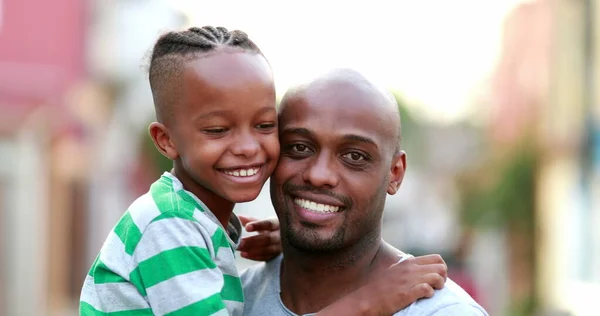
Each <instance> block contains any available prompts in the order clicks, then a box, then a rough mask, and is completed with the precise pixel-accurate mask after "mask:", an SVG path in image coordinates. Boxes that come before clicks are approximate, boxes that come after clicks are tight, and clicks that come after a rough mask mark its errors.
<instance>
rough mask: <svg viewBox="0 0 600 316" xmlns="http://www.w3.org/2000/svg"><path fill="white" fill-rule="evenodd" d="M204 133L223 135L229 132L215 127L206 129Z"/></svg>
mask: <svg viewBox="0 0 600 316" xmlns="http://www.w3.org/2000/svg"><path fill="white" fill-rule="evenodd" d="M203 132H205V133H206V134H212V135H214V134H223V133H225V132H227V129H226V128H224V127H213V128H206V129H204V130H203Z"/></svg>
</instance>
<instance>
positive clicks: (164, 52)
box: [149, 26, 262, 122]
mask: <svg viewBox="0 0 600 316" xmlns="http://www.w3.org/2000/svg"><path fill="white" fill-rule="evenodd" d="M223 49H229V50H237V51H241V52H249V53H257V54H262V52H261V51H260V49H259V48H258V46H256V44H254V42H252V40H250V38H248V35H247V34H246V33H244V32H242V31H239V30H234V31H228V30H227V29H226V28H224V27H220V26H219V27H213V26H203V27H192V28H189V29H187V30H185V31H180V32H168V33H166V34H164V35H162V36H161V37H160V38H159V39H158V40H157V41H156V43H155V44H154V48H153V50H152V55H151V57H150V67H149V80H150V88H151V89H152V97H153V98H154V107H155V110H156V117H157V120H158V121H159V122H163V121H164V120H166V119H167V118H168V117H169V116H171V115H172V110H173V109H172V106H169V104H170V103H171V102H173V99H172V97H173V96H174V95H175V96H176V95H178V92H180V91H179V90H178V89H180V87H181V84H180V82H179V80H178V79H181V76H182V68H183V63H184V62H186V61H189V60H191V59H194V58H200V57H205V56H207V55H210V54H212V53H216V52H219V51H221V50H223Z"/></svg>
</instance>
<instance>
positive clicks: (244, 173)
mask: <svg viewBox="0 0 600 316" xmlns="http://www.w3.org/2000/svg"><path fill="white" fill-rule="evenodd" d="M259 169H260V168H250V169H237V170H223V172H224V173H225V174H228V175H230V176H234V177H250V176H253V175H255V174H257V173H258V170H259Z"/></svg>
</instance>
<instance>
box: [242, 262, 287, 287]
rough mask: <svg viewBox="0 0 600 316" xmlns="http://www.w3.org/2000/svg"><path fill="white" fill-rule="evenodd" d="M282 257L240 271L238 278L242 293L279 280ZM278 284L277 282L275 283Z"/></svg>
mask: <svg viewBox="0 0 600 316" xmlns="http://www.w3.org/2000/svg"><path fill="white" fill-rule="evenodd" d="M281 258H282V255H279V256H278V257H276V258H274V259H273V260H270V261H267V262H260V263H257V264H255V265H253V266H251V267H249V268H247V269H245V270H243V271H242V273H241V275H240V278H241V279H242V286H243V287H244V291H246V289H249V290H252V289H254V288H256V287H259V286H261V285H263V284H268V285H271V284H272V282H273V281H277V280H278V278H279V267H280V264H281ZM277 283H278V282H277Z"/></svg>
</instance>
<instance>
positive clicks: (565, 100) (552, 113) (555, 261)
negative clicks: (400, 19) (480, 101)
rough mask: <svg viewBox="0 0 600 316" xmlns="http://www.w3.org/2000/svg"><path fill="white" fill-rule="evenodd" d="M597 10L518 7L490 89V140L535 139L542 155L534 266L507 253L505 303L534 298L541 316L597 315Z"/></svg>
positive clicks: (591, 1)
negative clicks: (553, 315) (508, 287)
mask: <svg viewBox="0 0 600 316" xmlns="http://www.w3.org/2000/svg"><path fill="white" fill-rule="evenodd" d="M599 9H600V3H598V1H595V0H585V1H567V0H557V1H550V0H537V1H527V2H524V3H523V4H521V5H519V6H518V7H517V8H516V9H515V10H514V11H513V12H512V13H511V14H510V15H509V16H508V17H507V20H506V25H505V29H504V42H503V52H502V54H501V56H500V60H499V63H498V67H497V69H496V71H495V73H494V76H493V77H492V81H491V87H492V94H491V105H492V108H491V124H489V126H490V132H491V133H490V135H491V140H493V141H494V142H496V144H497V145H498V147H499V148H506V147H504V146H506V145H507V144H511V143H515V142H517V141H518V140H519V138H523V137H526V135H527V133H530V132H533V133H534V134H535V135H536V136H535V139H536V140H537V141H536V143H537V144H538V147H539V148H538V149H537V150H538V151H539V157H540V160H539V165H538V166H537V167H536V174H537V179H536V203H535V204H536V213H535V235H534V238H533V240H531V241H529V242H532V243H533V245H534V247H535V254H536V255H535V258H536V259H535V262H526V261H523V258H522V257H519V256H514V254H518V250H517V251H516V252H513V256H512V258H511V260H510V262H511V264H510V270H511V272H510V274H511V296H512V298H511V300H513V301H515V300H522V299H525V298H526V297H527V296H528V295H530V296H531V295H532V296H533V299H534V300H536V301H537V303H538V306H539V312H540V314H541V315H546V313H548V314H551V313H566V314H571V315H597V310H596V307H595V304H594V298H598V297H600V277H599V272H598V271H599V269H600V257H599V255H598V254H599V253H600V237H599V236H600V234H599V233H598V230H599V228H600V204H599V203H598V197H600V191H599V188H600V187H599V184H600V183H599V181H598V162H599V160H598V157H599V156H598V146H599V143H598V140H599V139H598V127H599V125H598V123H599V121H598V120H599V119H600V116H599V113H600V104H599V102H600V98H599V97H600V96H599V94H598V83H599V82H598V73H599V72H598V71H599V70H600V68H599V64H598V60H599V58H600V27H599V26H600V24H599V23H598V20H597V17H599V16H600V15H599V13H600V10H599ZM519 246H520V243H513V244H510V245H508V247H512V248H513V249H517V248H518V247H519ZM532 266H533V271H535V272H534V274H533V275H532V274H531V272H530V271H532V270H531V269H529V268H530V267H532Z"/></svg>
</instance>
